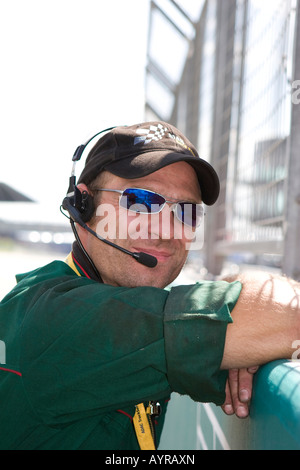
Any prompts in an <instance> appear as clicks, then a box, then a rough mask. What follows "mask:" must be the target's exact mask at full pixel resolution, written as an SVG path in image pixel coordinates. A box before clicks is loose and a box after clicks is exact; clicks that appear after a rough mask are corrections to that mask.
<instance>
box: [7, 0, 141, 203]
mask: <svg viewBox="0 0 300 470" xmlns="http://www.w3.org/2000/svg"><path fill="white" fill-rule="evenodd" d="M148 15H149V1H148V0H126V1H124V0H109V1H107V0H84V1H83V0H51V1H50V0H42V1H41V0H26V1H24V0H9V1H7V0H0V44H1V48H0V60H1V75H0V129H1V148H0V161H1V171H0V182H2V183H6V184H8V185H10V186H12V187H13V188H14V189H17V190H19V191H21V192H22V193H23V194H25V195H27V196H29V197H31V198H32V199H34V200H35V201H37V202H42V203H44V202H47V203H48V202H49V201H51V203H52V204H54V205H59V204H60V203H61V200H62V198H63V197H64V195H65V193H66V190H67V187H68V178H69V175H70V172H71V166H72V156H73V153H74V151H75V149H76V147H77V146H78V145H80V144H82V143H83V142H85V141H86V140H87V139H88V138H89V137H90V136H91V135H93V134H95V133H96V132H98V131H100V130H102V129H105V128H106V127H111V126H115V125H124V124H126V125H130V124H134V123H136V122H142V121H143V119H144V93H145V92H144V85H145V65H146V50H147V34H148ZM78 172H80V168H79V169H78ZM78 176H79V173H78Z"/></svg>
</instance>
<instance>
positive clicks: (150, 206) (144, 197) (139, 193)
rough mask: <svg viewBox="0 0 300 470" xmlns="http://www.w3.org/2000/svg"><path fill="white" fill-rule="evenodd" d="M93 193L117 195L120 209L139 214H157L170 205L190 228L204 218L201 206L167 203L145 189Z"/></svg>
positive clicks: (109, 190)
mask: <svg viewBox="0 0 300 470" xmlns="http://www.w3.org/2000/svg"><path fill="white" fill-rule="evenodd" d="M93 191H108V192H112V193H119V194H120V195H121V196H120V199H119V204H120V207H123V208H124V209H127V210H129V211H132V212H136V213H141V214H158V213H159V212H161V211H162V210H163V208H164V207H165V205H166V203H169V204H172V207H171V209H172V210H173V212H174V214H175V216H176V218H177V219H178V220H179V221H180V222H182V223H183V224H185V225H188V226H189V227H192V228H197V227H199V225H200V224H201V221H202V219H203V216H204V207H203V205H202V204H195V203H193V202H174V201H167V199H165V198H164V196H162V195H161V194H158V193H155V192H153V191H148V190H147V189H140V188H127V189H124V191H120V190H118V189H93Z"/></svg>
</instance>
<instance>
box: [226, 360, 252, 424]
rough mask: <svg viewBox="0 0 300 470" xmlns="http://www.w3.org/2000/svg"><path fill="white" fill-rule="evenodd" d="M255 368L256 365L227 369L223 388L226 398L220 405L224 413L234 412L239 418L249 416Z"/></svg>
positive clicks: (230, 413)
mask: <svg viewBox="0 0 300 470" xmlns="http://www.w3.org/2000/svg"><path fill="white" fill-rule="evenodd" d="M257 369H258V367H251V368H249V369H231V370H229V375H228V380H227V383H226V389H225V393H226V398H225V402H224V404H223V405H222V409H223V411H224V413H226V414H228V415H232V414H234V413H235V414H236V416H238V417H239V418H246V417H247V416H249V406H250V400H251V396H252V385H253V374H254V373H255V372H256V371H257Z"/></svg>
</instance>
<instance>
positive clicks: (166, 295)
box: [20, 268, 241, 425]
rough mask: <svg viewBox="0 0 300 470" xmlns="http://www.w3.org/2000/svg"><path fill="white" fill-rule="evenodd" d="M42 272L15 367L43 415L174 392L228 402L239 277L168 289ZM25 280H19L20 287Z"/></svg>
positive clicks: (79, 414) (70, 416)
mask: <svg viewBox="0 0 300 470" xmlns="http://www.w3.org/2000/svg"><path fill="white" fill-rule="evenodd" d="M63 269H66V268H63ZM67 269H68V270H69V268H67ZM46 277H47V276H46ZM46 277H45V278H44V279H42V278H40V280H41V282H40V283H38V284H36V285H33V286H31V288H30V302H29V304H28V305H27V307H26V308H25V305H24V304H23V309H25V314H24V319H23V323H22V332H21V353H20V369H21V372H22V378H23V384H24V388H25V391H26V395H27V397H28V399H29V401H30V402H31V403H32V407H33V408H34V410H35V412H36V413H38V414H40V415H42V416H43V419H44V420H45V422H46V423H47V424H51V425H52V424H53V425H55V424H57V423H60V424H61V423H65V422H68V421H70V420H74V419H79V418H81V419H82V418H84V417H85V416H91V415H93V414H99V413H103V412H106V411H110V410H115V409H119V408H122V407H125V406H129V405H135V404H137V403H139V402H141V401H146V400H156V399H159V398H161V397H165V396H167V395H168V394H169V393H170V392H172V391H176V392H179V393H181V394H188V395H190V396H191V397H192V398H193V399H194V400H197V401H213V402H215V403H217V404H221V403H222V402H223V401H224V397H225V395H224V389H225V380H226V373H225V372H224V371H220V370H219V368H220V363H221V360H222V355H223V348H224V341H225V334H226V327H227V324H228V322H230V321H231V317H230V311H231V310H232V308H233V307H234V305H235V302H236V301H237V299H238V296H239V293H240V289H241V285H240V284H239V283H233V284H228V283H225V282H214V283H210V282H203V283H199V284H196V285H193V286H178V287H173V288H172V289H171V290H170V291H167V290H162V289H157V288H153V287H138V288H132V289H129V288H116V287H111V286H108V285H104V284H102V285H101V284H98V283H96V282H94V281H91V280H89V279H85V278H79V277H77V276H73V275H70V273H69V271H68V275H66V273H65V275H64V276H59V278H57V279H50V280H47V278H46ZM31 282H32V281H30V280H27V282H26V279H25V280H24V281H23V283H24V288H28V287H29V285H30V283H31ZM21 284H22V283H21Z"/></svg>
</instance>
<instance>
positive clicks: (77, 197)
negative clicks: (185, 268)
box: [61, 126, 157, 278]
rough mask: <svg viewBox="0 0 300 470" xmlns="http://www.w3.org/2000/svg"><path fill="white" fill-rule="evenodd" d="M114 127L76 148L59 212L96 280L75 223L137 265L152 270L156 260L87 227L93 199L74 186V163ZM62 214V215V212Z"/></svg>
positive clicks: (98, 133) (92, 210)
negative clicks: (68, 222) (68, 218)
mask: <svg viewBox="0 0 300 470" xmlns="http://www.w3.org/2000/svg"><path fill="white" fill-rule="evenodd" d="M115 127H116V126H114V127H109V128H107V129H104V130H102V131H100V132H97V134H95V135H93V136H92V137H90V138H89V139H88V140H87V141H86V142H85V143H84V144H81V145H79V146H78V147H77V148H76V150H75V152H74V155H73V158H72V161H73V164H72V172H71V176H70V178H69V188H68V192H67V195H66V197H65V198H64V199H63V202H62V205H61V212H62V209H64V210H66V211H67V212H68V213H69V214H70V222H71V227H72V230H73V233H74V235H75V238H76V240H77V242H78V243H79V245H80V247H81V249H82V251H83V252H84V254H85V255H86V257H87V259H88V261H89V262H90V264H91V266H92V268H93V270H94V271H95V273H96V275H97V277H98V278H100V275H99V273H98V270H97V268H96V267H95V265H94V263H93V261H92V260H91V258H90V256H89V255H88V253H87V252H86V250H85V249H84V247H83V245H82V242H81V240H80V238H79V235H78V233H77V230H76V227H75V222H76V223H77V224H79V225H80V226H81V227H83V228H84V229H85V230H87V231H88V232H89V233H91V234H92V235H93V236H94V237H96V238H97V239H98V240H100V241H102V242H104V243H106V244H107V245H110V246H112V247H114V248H116V249H117V250H120V251H122V252H123V253H125V254H127V255H129V256H131V257H133V258H134V259H135V260H136V261H137V262H138V263H140V264H143V265H144V266H146V267H148V268H154V267H155V266H156V265H157V259H156V258H155V257H154V256H151V255H149V254H148V253H143V252H138V253H135V252H132V251H128V250H126V249H125V248H123V247H121V246H119V245H116V244H115V243H112V242H110V241H109V240H107V239H106V238H103V237H101V236H100V235H98V234H97V233H96V232H95V231H94V230H92V229H91V228H90V227H89V226H88V225H87V222H88V221H89V220H90V219H91V218H92V216H93V214H94V212H95V203H94V198H93V197H92V196H91V195H90V194H89V193H88V192H87V191H83V192H81V191H80V190H79V189H78V187H77V186H76V176H75V167H76V163H77V162H78V161H79V160H80V159H81V157H82V154H83V152H84V150H85V149H86V147H87V146H88V144H89V143H90V142H91V141H92V140H93V139H95V138H96V137H97V136H98V135H101V134H104V133H106V132H109V131H111V130H112V129H115ZM62 213H63V214H64V212H62ZM64 215H65V214H64Z"/></svg>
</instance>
